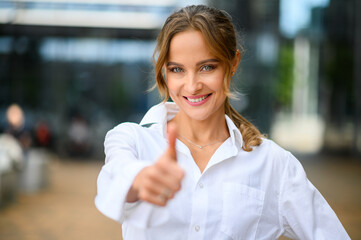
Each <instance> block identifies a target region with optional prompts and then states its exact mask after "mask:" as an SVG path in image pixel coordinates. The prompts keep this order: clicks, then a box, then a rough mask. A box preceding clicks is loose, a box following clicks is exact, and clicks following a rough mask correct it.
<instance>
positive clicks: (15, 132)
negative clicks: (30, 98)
mask: <svg viewBox="0 0 361 240" xmlns="http://www.w3.org/2000/svg"><path fill="white" fill-rule="evenodd" d="M6 120H7V124H8V125H7V126H6V129H5V133H8V134H11V135H12V136H14V137H15V138H16V139H18V140H19V142H20V143H21V145H22V147H23V148H24V149H28V148H30V146H31V144H32V136H31V133H30V131H28V130H27V129H26V128H25V115H24V112H23V110H22V109H21V107H20V106H19V105H18V104H15V103H14V104H11V105H10V106H9V107H8V109H7V110H6Z"/></svg>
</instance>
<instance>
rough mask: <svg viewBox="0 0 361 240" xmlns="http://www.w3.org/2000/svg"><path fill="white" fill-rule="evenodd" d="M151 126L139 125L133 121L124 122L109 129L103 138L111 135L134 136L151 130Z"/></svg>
mask: <svg viewBox="0 0 361 240" xmlns="http://www.w3.org/2000/svg"><path fill="white" fill-rule="evenodd" d="M153 128H154V127H153V124H144V125H140V124H138V123H133V122H124V123H121V124H119V125H117V126H115V127H114V128H113V129H111V130H109V131H108V132H107V134H106V137H105V138H108V137H111V136H113V135H118V136H119V135H123V136H129V137H135V136H137V135H142V134H146V133H147V132H149V131H152V130H153Z"/></svg>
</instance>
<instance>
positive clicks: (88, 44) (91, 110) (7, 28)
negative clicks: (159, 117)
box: [0, 0, 180, 155]
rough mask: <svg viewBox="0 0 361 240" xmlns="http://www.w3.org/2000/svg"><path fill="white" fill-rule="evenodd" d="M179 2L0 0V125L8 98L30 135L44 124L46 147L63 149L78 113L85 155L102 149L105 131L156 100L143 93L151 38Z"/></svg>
mask: <svg viewBox="0 0 361 240" xmlns="http://www.w3.org/2000/svg"><path fill="white" fill-rule="evenodd" d="M179 4H180V1H175V0H155V1H154V0H153V1H147V0H133V1H128V0H121V1H114V0H101V1H100V0H99V1H98V0H95V1H90V2H89V1H85V0H73V1H59V0H19V1H0V115H1V116H0V119H1V120H0V132H1V130H4V128H5V122H4V116H5V115H4V114H5V110H6V108H7V107H8V106H9V105H10V104H12V103H14V102H15V103H18V104H19V105H20V106H21V107H22V108H23V110H24V112H25V114H26V115H27V120H26V123H25V124H26V125H27V126H29V128H31V129H33V131H34V135H35V134H36V133H35V132H36V131H37V129H36V127H37V126H40V125H42V126H43V127H45V128H47V129H48V131H49V132H50V133H51V136H53V138H52V139H51V140H52V143H51V144H49V147H51V148H53V150H55V151H57V152H59V153H63V154H67V153H69V148H68V147H67V146H69V143H70V142H71V141H72V140H71V139H72V135H71V134H68V133H69V131H68V129H69V128H70V127H71V126H73V125H74V124H73V119H80V118H81V119H84V121H83V122H84V126H87V127H88V131H89V133H88V139H87V140H91V142H87V143H86V144H87V145H90V146H89V147H88V148H87V150H86V151H84V155H91V154H97V155H100V154H102V151H103V148H102V142H103V140H104V135H105V133H106V131H107V130H109V129H110V128H111V127H113V126H115V125H116V124H117V123H120V122H123V121H139V119H140V116H141V114H142V113H144V112H145V111H146V110H147V108H148V107H149V106H150V105H151V104H153V103H154V102H156V101H158V98H157V95H156V94H151V95H147V92H146V91H147V89H148V88H149V87H150V85H151V82H152V79H153V77H152V62H151V58H152V54H153V50H154V46H155V38H156V36H157V33H158V32H159V30H160V28H161V26H162V25H163V22H164V20H165V18H166V17H167V16H168V15H169V14H170V13H171V12H172V11H173V10H174V9H175V8H176V7H177V6H178V5H179ZM39 142H40V141H39ZM36 143H37V142H36V141H34V144H36ZM84 144H85V143H84ZM89 148H90V149H91V151H89Z"/></svg>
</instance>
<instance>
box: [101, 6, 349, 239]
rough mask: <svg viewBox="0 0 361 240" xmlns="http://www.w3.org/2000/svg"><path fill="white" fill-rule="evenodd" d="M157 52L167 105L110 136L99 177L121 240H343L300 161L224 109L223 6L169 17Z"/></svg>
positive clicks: (235, 57)
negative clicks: (286, 239)
mask: <svg viewBox="0 0 361 240" xmlns="http://www.w3.org/2000/svg"><path fill="white" fill-rule="evenodd" d="M155 56H157V57H155V58H156V60H155V71H156V81H157V87H158V90H159V91H160V93H161V94H162V95H163V96H164V102H163V103H161V104H159V105H156V106H154V107H153V108H151V109H150V110H149V112H148V113H147V114H146V115H145V116H144V118H143V120H142V121H141V123H140V124H139V125H138V124H134V123H123V124H120V125H118V126H117V127H115V128H114V129H113V130H111V131H109V132H108V134H107V136H106V138H105V143H104V144H105V153H106V159H105V165H104V167H103V168H102V170H101V172H100V175H99V178H98V195H97V197H96V201H95V202H96V206H97V208H98V209H99V210H100V211H101V212H102V213H103V214H105V215H106V216H108V217H110V218H112V219H114V220H116V221H118V222H120V223H122V227H123V236H124V239H126V240H128V239H137V240H141V239H156V240H159V239H197V240H198V239H277V238H279V237H280V236H281V235H285V236H288V237H291V238H297V239H349V237H348V235H347V233H346V232H345V230H344V229H343V227H342V225H341V223H340V222H339V220H338V219H337V216H336V215H335V213H334V212H333V211H332V209H331V208H330V206H329V205H328V204H327V202H326V201H325V199H324V198H323V197H322V196H321V194H320V193H319V192H318V191H317V190H316V189H315V187H314V186H313V185H312V184H311V183H310V182H309V181H308V180H307V178H306V175H305V173H304V170H303V168H302V166H301V165H300V163H299V162H298V161H297V160H296V159H295V158H294V157H293V156H292V155H291V154H290V153H289V152H287V151H285V150H283V149H282V148H280V147H279V146H277V145H276V144H275V143H273V142H272V141H270V140H267V139H265V138H264V137H263V136H262V135H261V134H260V132H259V131H258V130H257V129H256V128H255V127H254V126H253V125H252V124H251V123H249V122H248V121H247V120H245V119H244V118H243V117H242V116H241V115H239V114H238V113H237V112H236V111H235V110H234V109H233V108H232V107H231V106H230V104H229V97H231V93H230V90H229V89H230V84H231V79H232V75H233V74H234V73H235V71H236V69H237V66H238V64H239V61H240V59H241V53H240V51H238V50H237V41H236V34H235V30H234V27H233V25H232V23H231V22H230V20H229V18H228V17H227V15H226V14H225V13H224V12H223V11H220V10H217V9H214V8H210V7H206V6H202V5H200V6H188V7H185V8H183V9H181V10H179V11H177V12H175V13H173V14H172V15H171V16H169V18H168V19H167V20H166V22H165V24H164V26H163V28H162V30H161V32H160V34H159V37H158V44H157V47H156V50H155ZM169 96H170V97H171V98H172V100H173V102H174V103H167V102H166V100H167V99H168V97H169ZM167 139H168V141H167Z"/></svg>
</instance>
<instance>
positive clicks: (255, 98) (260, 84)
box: [209, 0, 280, 134]
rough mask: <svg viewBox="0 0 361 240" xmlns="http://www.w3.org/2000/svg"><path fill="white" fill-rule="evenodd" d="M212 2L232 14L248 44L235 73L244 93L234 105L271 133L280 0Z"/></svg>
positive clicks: (237, 85) (212, 0)
mask: <svg viewBox="0 0 361 240" xmlns="http://www.w3.org/2000/svg"><path fill="white" fill-rule="evenodd" d="M209 3H210V4H211V5H213V6H216V7H218V8H221V9H225V10H226V11H227V12H228V13H229V14H230V15H231V17H232V21H233V23H234V25H235V26H236V28H237V30H238V32H239V35H240V37H241V45H243V47H244V48H245V53H244V56H243V58H242V62H241V64H240V69H239V72H240V73H238V74H237V75H236V77H235V85H236V88H237V89H238V91H239V92H241V96H240V97H239V98H240V99H239V100H238V101H233V105H234V107H235V108H236V109H237V110H238V111H239V112H241V113H242V114H243V115H244V116H245V117H246V118H248V119H249V120H251V121H252V122H253V123H254V124H255V125H256V126H257V127H258V128H260V130H261V131H262V132H263V133H266V134H269V132H270V129H271V123H272V119H273V111H272V109H273V91H272V89H273V82H274V81H275V80H276V78H277V68H276V67H277V64H278V51H279V45H280V33H279V16H280V1H279V0H235V1H215V0H210V1H209Z"/></svg>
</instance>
